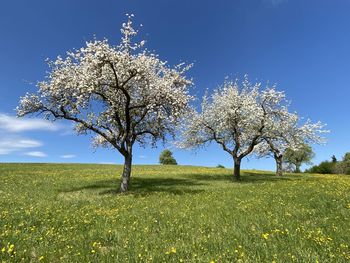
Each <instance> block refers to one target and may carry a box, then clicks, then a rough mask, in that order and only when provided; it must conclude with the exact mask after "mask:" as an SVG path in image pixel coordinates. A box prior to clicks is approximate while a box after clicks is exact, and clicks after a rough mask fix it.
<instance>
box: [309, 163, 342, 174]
mask: <svg viewBox="0 0 350 263" xmlns="http://www.w3.org/2000/svg"><path fill="white" fill-rule="evenodd" d="M335 166H336V163H335V162H329V161H323V162H321V163H320V164H319V165H314V166H312V167H311V168H310V169H307V170H305V172H306V173H317V174H334V173H335Z"/></svg>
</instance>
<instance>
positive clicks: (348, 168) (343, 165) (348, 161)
mask: <svg viewBox="0 0 350 263" xmlns="http://www.w3.org/2000/svg"><path fill="white" fill-rule="evenodd" d="M334 171H335V173H338V174H350V152H347V153H346V154H345V155H344V156H343V159H342V160H341V161H340V162H337V163H336V164H335V168H334Z"/></svg>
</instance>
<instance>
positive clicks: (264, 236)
mask: <svg viewBox="0 0 350 263" xmlns="http://www.w3.org/2000/svg"><path fill="white" fill-rule="evenodd" d="M261 236H262V237H263V239H265V240H268V239H269V236H270V234H269V233H264V234H262V235H261Z"/></svg>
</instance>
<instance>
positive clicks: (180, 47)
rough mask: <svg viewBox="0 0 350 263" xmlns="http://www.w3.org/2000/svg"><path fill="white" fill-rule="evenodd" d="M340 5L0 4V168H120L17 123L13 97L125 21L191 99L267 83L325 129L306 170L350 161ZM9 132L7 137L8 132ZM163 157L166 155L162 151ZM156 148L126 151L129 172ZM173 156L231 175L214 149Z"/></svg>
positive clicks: (343, 8) (82, 143)
mask: <svg viewBox="0 0 350 263" xmlns="http://www.w3.org/2000/svg"><path fill="white" fill-rule="evenodd" d="M349 8H350V1H347V0H343V1H330V0H329V1H320V0H319V1H312V0H310V1H303V0H301V1H298V0H293V1H292V0H254V1H253V0H240V1H219V0H217V1H205V0H204V1H203V0H201V1H183V0H176V1H175V0H173V1H170V0H167V1H165V0H157V1H152V0H150V1H136V0H130V1H127V0H124V1H116V0H114V1H112V0H100V1H90V0H84V1H83V0H80V1H78V0H76V1H71V0H59V1H58V0H52V1H38V0H31V1H25V0H22V1H19V0H12V1H2V2H1V4H0V58H1V60H0V89H1V96H0V162H94V163H122V158H121V156H120V155H119V153H118V152H116V151H111V150H105V149H97V150H96V151H94V150H93V149H92V148H91V146H90V136H85V137H84V136H79V137H78V136H76V135H74V134H73V133H72V132H71V126H70V124H69V123H67V122H60V123H56V124H47V123H43V122H41V121H38V120H31V121H34V123H32V122H31V121H29V120H24V121H21V122H18V120H16V119H15V118H13V117H14V116H15V111H14V108H15V107H16V106H17V104H18V100H19V97H20V96H23V95H24V94H25V93H26V92H34V91H35V90H36V87H35V85H33V84H31V83H36V82H37V81H39V80H42V79H43V78H44V76H45V71H46V70H47V68H46V64H45V62H44V60H45V58H55V57H56V56H57V55H60V54H61V55H64V53H65V52H66V51H67V50H70V49H73V48H80V47H81V46H83V45H84V43H85V41H86V40H90V39H92V38H93V35H94V34H95V35H96V37H97V38H103V37H106V38H108V39H109V41H110V42H112V43H118V42H119V39H120V30H119V29H120V26H121V23H122V22H124V21H125V13H133V14H135V24H143V27H142V28H141V32H140V35H141V37H142V38H144V39H146V41H147V48H148V49H151V50H155V51H156V52H157V53H158V54H159V55H160V58H161V59H163V60H167V61H169V63H170V64H177V63H179V62H181V61H185V62H188V63H192V62H193V63H194V67H193V69H192V70H191V71H190V73H189V75H190V76H191V77H193V79H194V82H195V86H194V87H193V89H192V90H191V92H192V94H194V95H197V96H202V95H203V93H204V90H205V89H207V88H208V89H209V90H210V89H213V88H216V87H217V86H218V85H219V84H220V83H222V82H223V80H224V78H225V76H231V77H232V78H236V77H242V76H243V75H244V74H246V73H247V74H249V76H250V78H251V79H253V80H257V81H261V82H263V83H264V82H266V81H269V82H270V83H277V85H278V89H280V90H284V91H285V92H286V94H287V97H288V98H289V99H290V100H291V101H292V109H293V110H296V111H297V112H298V113H299V114H300V115H301V116H304V117H306V118H307V117H309V118H311V119H312V120H314V121H316V120H320V121H322V122H324V123H327V125H328V126H327V128H328V129H330V130H331V133H330V134H329V135H327V138H328V143H327V145H325V146H316V147H314V150H315V152H316V157H315V159H314V162H315V163H318V162H320V161H321V160H324V159H329V158H330V156H331V155H333V154H335V155H336V156H337V157H338V158H341V156H342V155H343V154H344V153H345V152H347V151H350V140H349V130H350V122H349V114H350V106H349V102H348V100H349V97H350V91H349V88H348V86H349V84H350V74H349V73H350V16H349V13H348V11H349V10H350V9H349ZM16 127H17V128H16ZM168 147H172V146H171V145H170V146H168ZM163 149H164V148H163V146H162V145H160V146H159V147H158V148H157V149H154V148H150V147H147V148H146V149H143V148H141V149H139V148H136V149H135V151H134V163H136V164H141V163H142V164H154V163H157V162H158V156H159V153H160V151H161V150H163ZM173 150H174V155H175V157H176V159H177V161H178V163H180V164H194V165H206V166H216V165H217V164H219V163H220V164H223V165H225V166H232V160H231V159H230V157H229V156H228V155H227V154H226V153H225V152H223V151H222V150H221V149H220V148H219V147H218V146H217V145H215V144H213V145H211V146H210V147H208V148H207V149H201V150H198V151H196V153H194V152H190V151H189V152H187V151H182V150H177V149H173ZM243 168H255V169H270V170H272V169H274V162H273V160H271V159H263V160H256V159H254V158H249V160H245V161H244V163H243Z"/></svg>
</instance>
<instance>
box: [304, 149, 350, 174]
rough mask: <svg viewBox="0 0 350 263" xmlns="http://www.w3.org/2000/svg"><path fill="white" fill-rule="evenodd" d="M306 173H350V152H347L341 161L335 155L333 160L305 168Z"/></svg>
mask: <svg viewBox="0 0 350 263" xmlns="http://www.w3.org/2000/svg"><path fill="white" fill-rule="evenodd" d="M305 172H306V173H318V174H348V175H350V152H347V153H345V155H344V156H343V158H342V160H341V161H338V160H337V158H336V157H335V156H334V155H333V156H332V157H331V160H330V161H328V160H326V161H323V162H321V163H320V164H318V165H314V166H312V167H311V168H309V169H306V170H305Z"/></svg>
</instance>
